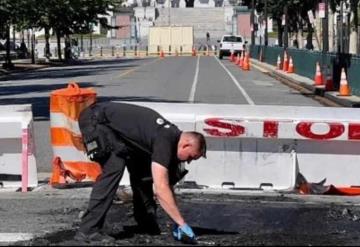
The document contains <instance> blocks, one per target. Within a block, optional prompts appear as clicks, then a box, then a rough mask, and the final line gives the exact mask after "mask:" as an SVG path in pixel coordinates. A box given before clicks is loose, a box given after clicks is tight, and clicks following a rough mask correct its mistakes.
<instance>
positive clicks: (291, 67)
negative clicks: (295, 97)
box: [287, 56, 294, 73]
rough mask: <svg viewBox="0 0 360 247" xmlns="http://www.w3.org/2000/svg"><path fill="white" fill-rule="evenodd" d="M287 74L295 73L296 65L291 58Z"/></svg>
mask: <svg viewBox="0 0 360 247" xmlns="http://www.w3.org/2000/svg"><path fill="white" fill-rule="evenodd" d="M287 73H294V63H293V60H292V57H291V56H290V60H289V68H288V70H287Z"/></svg>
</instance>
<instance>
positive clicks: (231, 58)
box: [229, 52, 235, 62]
mask: <svg viewBox="0 0 360 247" xmlns="http://www.w3.org/2000/svg"><path fill="white" fill-rule="evenodd" d="M234 59H235V58H234V52H231V54H230V57H229V60H230V62H234Z"/></svg>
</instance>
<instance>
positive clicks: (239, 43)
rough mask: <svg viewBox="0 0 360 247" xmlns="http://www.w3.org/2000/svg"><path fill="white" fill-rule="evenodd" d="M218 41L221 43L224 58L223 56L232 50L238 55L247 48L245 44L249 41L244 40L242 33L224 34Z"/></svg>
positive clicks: (221, 54) (220, 50)
mask: <svg viewBox="0 0 360 247" xmlns="http://www.w3.org/2000/svg"><path fill="white" fill-rule="evenodd" d="M218 42H219V43H220V47H219V58H220V59H222V58H223V56H229V55H230V54H231V52H234V54H235V55H237V54H238V53H239V52H240V51H243V50H244V49H245V44H247V41H244V38H243V37H241V36H240V35H223V36H222V38H221V40H218Z"/></svg>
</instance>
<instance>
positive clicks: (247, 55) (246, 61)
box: [243, 53, 250, 70]
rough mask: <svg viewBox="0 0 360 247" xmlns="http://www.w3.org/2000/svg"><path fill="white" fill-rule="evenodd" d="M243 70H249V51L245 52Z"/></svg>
mask: <svg viewBox="0 0 360 247" xmlns="http://www.w3.org/2000/svg"><path fill="white" fill-rule="evenodd" d="M243 70H250V58H249V53H246V55H245V59H244V65H243Z"/></svg>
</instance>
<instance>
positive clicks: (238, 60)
mask: <svg viewBox="0 0 360 247" xmlns="http://www.w3.org/2000/svg"><path fill="white" fill-rule="evenodd" d="M239 63H240V54H239V53H238V54H237V56H236V60H235V64H236V65H239Z"/></svg>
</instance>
